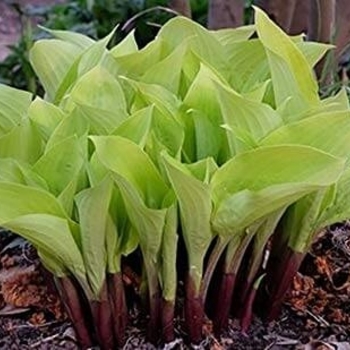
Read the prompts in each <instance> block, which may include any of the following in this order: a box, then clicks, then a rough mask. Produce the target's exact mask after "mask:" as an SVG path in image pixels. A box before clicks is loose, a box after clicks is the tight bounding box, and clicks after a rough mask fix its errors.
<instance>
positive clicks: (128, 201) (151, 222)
mask: <svg viewBox="0 0 350 350" xmlns="http://www.w3.org/2000/svg"><path fill="white" fill-rule="evenodd" d="M91 139H92V140H93V142H94V144H95V148H96V154H97V156H98V158H99V159H100V161H101V162H102V163H103V165H104V166H105V167H107V168H108V169H109V170H110V171H112V172H113V177H114V180H115V181H116V183H117V186H118V188H119V190H120V192H121V195H122V197H123V201H124V203H125V208H126V212H127V214H128V217H129V219H130V222H131V224H132V226H133V227H134V228H135V230H136V232H137V234H138V239H139V242H140V247H141V250H142V254H143V257H144V264H145V267H146V272H147V278H148V282H149V290H150V295H153V293H154V292H155V290H156V289H157V286H156V284H157V280H158V276H157V269H162V262H161V261H160V259H159V254H160V252H161V247H162V240H163V232H164V230H165V226H166V217H167V213H168V208H165V207H164V208H163V206H164V204H168V203H164V200H165V198H166V197H167V196H168V193H169V189H168V187H167V186H166V184H165V182H164V181H163V179H162V178H161V176H160V174H159V172H158V170H157V169H156V168H155V166H154V165H153V163H152V161H151V160H150V158H149V157H148V155H147V154H146V153H145V152H144V151H143V150H142V149H141V148H140V147H139V146H137V145H136V144H134V143H133V142H131V141H129V140H127V139H125V138H122V137H118V136H93V137H91ZM137 167H139V168H142V172H135V169H136V168H137ZM169 215H170V214H169ZM169 220H170V218H169ZM168 224H170V221H169V222H168ZM167 229H169V228H167ZM167 233H168V234H170V232H167ZM167 239H169V238H167ZM173 249H174V250H175V249H176V245H175V246H173ZM174 254H175V252H174ZM171 276H172V275H171ZM171 276H169V277H168V278H171ZM161 282H162V284H165V283H170V284H172V285H173V286H174V284H175V282H174V281H171V282H168V280H166V281H165V280H164V281H163V280H161Z"/></svg>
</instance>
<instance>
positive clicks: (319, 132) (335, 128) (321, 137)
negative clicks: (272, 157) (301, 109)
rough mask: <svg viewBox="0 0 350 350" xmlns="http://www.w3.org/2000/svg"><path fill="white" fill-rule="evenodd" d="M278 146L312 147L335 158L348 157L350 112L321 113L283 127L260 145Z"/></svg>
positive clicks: (349, 152)
mask: <svg viewBox="0 0 350 350" xmlns="http://www.w3.org/2000/svg"><path fill="white" fill-rule="evenodd" d="M279 144H296V145H298V144H299V145H306V146H312V147H315V148H317V149H320V150H323V151H325V152H328V153H330V154H333V155H334V156H337V157H349V155H350V111H343V112H336V111H335V112H328V113H321V114H318V115H315V116H313V117H309V118H306V119H302V120H300V121H297V122H294V123H290V124H288V125H284V126H282V127H280V128H278V129H277V130H274V131H273V132H272V133H271V134H270V135H268V136H267V137H266V138H265V139H264V140H262V142H261V143H260V145H262V146H268V145H279Z"/></svg>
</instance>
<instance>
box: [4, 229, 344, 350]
mask: <svg viewBox="0 0 350 350" xmlns="http://www.w3.org/2000/svg"><path fill="white" fill-rule="evenodd" d="M5 237H7V239H6V240H5V238H3V241H2V246H1V251H2V253H1V273H0V276H1V279H2V281H3V283H2V292H3V296H4V297H5V299H6V300H7V301H8V302H11V303H10V304H6V303H5V302H4V300H3V299H2V301H3V302H2V309H1V310H0V338H1V340H0V349H21V350H22V349H78V345H77V341H76V337H75V333H74V330H73V328H72V325H71V324H70V323H69V322H68V321H67V319H66V316H65V315H64V313H63V311H62V307H61V305H60V303H59V300H58V298H57V296H56V295H55V292H54V291H53V290H52V285H51V283H50V281H51V280H50V277H49V276H46V277H47V278H45V280H44V279H43V274H45V272H44V270H43V267H42V266H41V265H40V263H39V260H38V258H37V256H36V254H35V251H34V249H33V248H32V247H31V246H30V245H29V244H27V243H25V242H24V241H22V240H20V239H18V238H17V241H16V238H12V240H11V238H9V237H8V235H5ZM14 239H15V240H14ZM9 242H12V243H9ZM349 255H350V225H349V224H348V223H344V224H342V225H334V226H332V227H331V228H330V229H328V230H327V231H324V232H323V233H322V236H321V237H320V238H319V239H318V240H317V241H316V243H315V244H314V245H313V248H312V250H311V252H310V253H309V254H308V255H307V257H306V259H305V261H304V264H303V265H302V267H301V270H300V272H299V274H298V276H297V277H296V278H295V279H294V284H293V289H292V290H291V292H290V293H289V296H288V299H287V300H286V303H285V305H284V308H283V311H282V314H281V316H280V317H279V319H278V320H276V321H274V322H272V323H270V324H269V325H266V324H264V323H263V322H262V321H261V320H260V319H259V318H255V320H254V321H253V323H252V325H251V327H250V328H249V331H248V334H242V333H241V331H240V329H239V326H238V324H236V322H235V321H234V320H231V321H230V327H229V330H228V331H227V332H226V333H225V334H224V335H223V336H222V338H221V340H220V341H219V340H217V339H215V337H214V336H213V335H212V334H211V325H210V323H209V322H207V323H206V325H205V326H204V329H203V331H204V333H205V334H206V335H207V337H206V339H205V340H204V341H203V342H202V347H201V348H203V349H213V350H220V349H235V350H236V349H239V350H240V349H242V350H248V349H252V350H253V349H257V350H258V349H274V350H277V349H305V350H306V349H324V350H326V349H342V350H346V349H350V327H349V324H350V309H349V308H350V279H349V275H350V273H349V270H350V264H349ZM124 281H125V283H126V284H129V285H132V283H133V282H132V278H131V277H130V271H125V275H124ZM51 282H52V281H51ZM179 300H180V301H179V302H180V303H181V298H180V299H179ZM14 305H17V307H16V306H14ZM130 320H131V322H130V326H129V328H128V331H127V341H126V345H125V347H124V349H154V346H152V345H150V344H148V343H146V341H145V332H144V327H143V326H144V323H145V322H146V319H145V317H140V315H139V313H138V312H137V303H134V308H133V311H132V312H131V314H130ZM183 322H184V320H183V319H182V318H181V317H179V318H178V319H177V320H176V324H177V325H178V327H176V332H177V341H176V342H175V343H174V347H173V348H174V349H187V346H186V345H184V342H183V340H182V339H186V334H184V333H182V331H180V329H183V327H180V325H181V324H182V323H183ZM169 348H171V347H168V349H169Z"/></svg>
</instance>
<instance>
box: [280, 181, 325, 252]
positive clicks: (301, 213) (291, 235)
mask: <svg viewBox="0 0 350 350" xmlns="http://www.w3.org/2000/svg"><path fill="white" fill-rule="evenodd" d="M327 191H328V189H327V188H325V189H322V190H319V191H316V192H315V193H312V194H309V195H307V196H305V197H303V198H301V199H299V200H298V201H297V202H296V203H294V204H293V205H291V206H290V207H289V208H288V210H287V212H286V213H285V215H284V217H283V219H282V221H281V232H282V235H283V237H285V239H283V238H282V240H283V241H284V242H287V244H288V246H289V247H290V248H292V250H293V251H295V252H299V253H305V252H306V251H307V250H308V249H309V247H310V245H311V243H312V241H313V240H314V236H315V234H317V233H318V232H317V230H318V223H317V218H318V216H319V214H320V210H321V207H322V204H323V201H324V197H325V195H326V194H327Z"/></svg>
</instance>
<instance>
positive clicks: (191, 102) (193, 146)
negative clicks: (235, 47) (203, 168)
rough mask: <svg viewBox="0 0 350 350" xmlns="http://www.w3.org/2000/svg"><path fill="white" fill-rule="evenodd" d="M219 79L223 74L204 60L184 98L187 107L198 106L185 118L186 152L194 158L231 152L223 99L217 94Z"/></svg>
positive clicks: (215, 157) (188, 156) (193, 107)
mask: <svg viewBox="0 0 350 350" xmlns="http://www.w3.org/2000/svg"><path fill="white" fill-rule="evenodd" d="M218 80H220V78H219V77H218V76H217V75H216V74H215V72H213V71H212V70H211V69H210V68H208V67H207V66H205V65H204V64H201V65H200V69H199V71H198V73H197V75H196V77H195V79H194V80H193V83H192V84H191V86H190V87H189V89H188V91H187V94H186V96H185V98H184V106H185V108H190V109H194V110H193V111H192V110H190V111H188V113H187V114H184V115H183V118H182V121H183V124H184V128H185V142H184V149H183V152H184V153H185V154H186V156H187V158H188V159H190V160H191V161H196V160H198V159H202V158H206V157H208V156H212V157H214V159H218V157H219V153H220V151H221V152H225V151H226V152H227V150H226V149H227V141H226V135H225V131H224V130H223V129H222V128H221V125H222V124H223V119H222V115H221V109H220V103H219V101H218V98H217V94H216V90H217V86H216V84H215V81H218ZM208 130H210V132H209V131H208ZM204 133H205V137H204Z"/></svg>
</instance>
